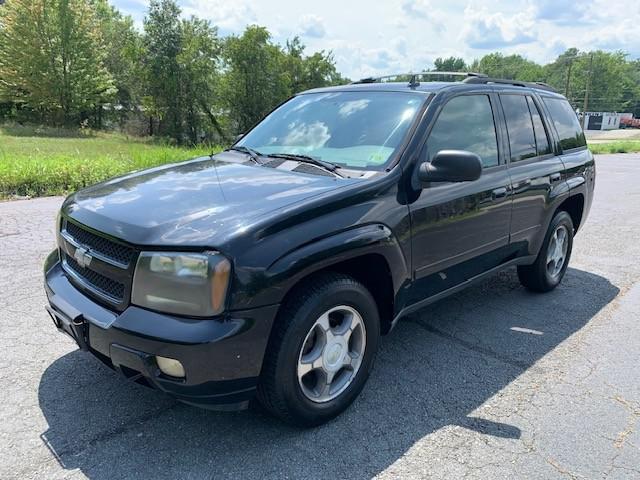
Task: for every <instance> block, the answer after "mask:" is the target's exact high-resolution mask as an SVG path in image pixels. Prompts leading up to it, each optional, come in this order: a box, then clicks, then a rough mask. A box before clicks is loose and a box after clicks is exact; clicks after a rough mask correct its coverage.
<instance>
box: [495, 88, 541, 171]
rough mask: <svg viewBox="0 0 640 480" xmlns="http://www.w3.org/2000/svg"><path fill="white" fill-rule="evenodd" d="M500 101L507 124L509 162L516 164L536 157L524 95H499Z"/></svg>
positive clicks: (529, 116)
mask: <svg viewBox="0 0 640 480" xmlns="http://www.w3.org/2000/svg"><path fill="white" fill-rule="evenodd" d="M500 100H502V108H503V110H504V115H505V120H506V122H507V133H508V134H509V146H510V147H511V161H512V162H518V161H520V160H526V159H527V158H532V157H535V156H537V150H536V137H535V135H534V133H533V122H532V121H531V113H529V106H528V105H527V98H526V97H525V96H524V95H500Z"/></svg>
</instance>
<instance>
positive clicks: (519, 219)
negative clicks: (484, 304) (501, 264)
mask: <svg viewBox="0 0 640 480" xmlns="http://www.w3.org/2000/svg"><path fill="white" fill-rule="evenodd" d="M499 97H500V103H501V104H502V111H503V113H504V122H505V125H506V131H507V138H508V152H509V155H508V156H509V174H510V176H511V190H512V196H513V197H512V198H513V210H512V215H511V229H510V230H511V244H512V246H514V247H516V248H517V250H518V252H519V253H520V254H521V255H527V254H534V253H536V252H537V251H538V244H539V242H540V240H541V238H542V237H544V232H543V230H545V229H546V219H547V218H548V216H549V210H550V209H551V208H552V203H553V200H554V198H555V196H556V195H557V193H558V191H557V189H556V186H557V185H560V184H561V182H562V181H563V170H564V165H563V163H562V161H561V160H560V157H558V156H556V155H555V154H554V153H553V145H552V138H553V137H552V135H550V130H549V126H548V125H546V124H545V123H544V121H543V117H542V115H541V111H542V110H541V107H540V104H539V100H538V99H537V98H536V97H534V95H533V94H531V93H520V92H508V93H500V95H499Z"/></svg>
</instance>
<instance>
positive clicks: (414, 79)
mask: <svg viewBox="0 0 640 480" xmlns="http://www.w3.org/2000/svg"><path fill="white" fill-rule="evenodd" d="M422 76H458V77H466V78H476V77H485V76H486V75H484V74H483V73H475V72H419V73H413V72H410V73H394V74H393V75H383V76H380V77H367V78H361V79H360V80H356V81H355V82H351V84H352V85H354V84H359V83H378V82H382V81H383V80H386V79H388V78H398V77H409V85H410V86H417V85H420V82H419V81H418V80H417V77H422Z"/></svg>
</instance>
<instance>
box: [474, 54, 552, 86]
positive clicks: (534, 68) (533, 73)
mask: <svg viewBox="0 0 640 480" xmlns="http://www.w3.org/2000/svg"><path fill="white" fill-rule="evenodd" d="M469 69H470V70H471V71H473V72H478V73H484V74H486V75H488V76H490V77H493V78H506V79H509V80H523V81H539V80H541V79H542V78H543V68H542V67H541V66H540V65H538V64H537V63H535V62H532V61H531V60H527V59H526V58H524V57H522V56H520V55H507V56H505V55H503V54H501V53H499V52H496V53H490V54H488V55H485V56H484V57H482V58H481V59H480V60H474V61H473V63H472V64H471V65H470V66H469Z"/></svg>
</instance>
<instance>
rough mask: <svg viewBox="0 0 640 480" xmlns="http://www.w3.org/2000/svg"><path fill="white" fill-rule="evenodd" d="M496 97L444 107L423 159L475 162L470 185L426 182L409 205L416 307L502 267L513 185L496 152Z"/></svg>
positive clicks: (458, 100) (462, 98)
mask: <svg viewBox="0 0 640 480" xmlns="http://www.w3.org/2000/svg"><path fill="white" fill-rule="evenodd" d="M496 108H499V105H497V97H496V96H495V94H493V93H492V92H490V91H488V90H486V89H485V90H484V91H483V92H482V93H472V94H461V95H458V96H455V97H453V98H451V99H450V100H448V101H447V103H445V104H444V106H443V107H442V110H441V111H440V114H439V115H438V117H437V118H436V120H435V122H434V125H433V128H432V129H431V132H430V133H429V136H428V138H427V140H426V143H425V145H424V147H423V149H422V152H421V154H420V163H422V162H428V161H431V159H432V158H433V157H434V155H435V154H436V153H437V152H439V151H440V150H445V149H457V150H467V151H470V152H473V153H476V154H478V155H479V156H480V158H481V159H482V162H483V171H482V175H481V177H480V178H479V179H478V180H476V181H474V182H462V183H446V182H438V183H431V184H430V185H427V186H425V187H424V188H423V189H422V191H421V192H420V196H419V197H418V198H417V200H415V201H414V202H413V203H412V204H411V205H410V212H411V225H412V241H411V242H412V255H413V270H414V279H415V282H414V287H413V289H412V290H413V291H412V299H411V300H412V301H410V303H413V302H416V301H419V300H421V299H424V298H426V297H429V296H432V295H434V294H437V293H439V292H441V291H443V290H446V289H448V288H451V287H453V286H455V285H458V284H460V283H462V282H464V281H465V280H467V279H469V278H471V277H473V276H475V275H477V274H479V273H482V272H484V271H486V270H489V269H491V268H493V267H494V266H496V265H498V264H499V263H501V262H502V261H503V260H504V255H505V251H504V249H505V247H507V246H508V243H509V222H510V218H511V199H510V196H509V187H510V180H509V174H508V171H507V165H506V163H505V161H504V159H503V158H502V157H501V154H500V150H499V148H498V145H499V144H501V143H502V142H501V141H500V140H501V132H500V131H499V130H497V129H496V120H495V119H496Z"/></svg>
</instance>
